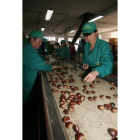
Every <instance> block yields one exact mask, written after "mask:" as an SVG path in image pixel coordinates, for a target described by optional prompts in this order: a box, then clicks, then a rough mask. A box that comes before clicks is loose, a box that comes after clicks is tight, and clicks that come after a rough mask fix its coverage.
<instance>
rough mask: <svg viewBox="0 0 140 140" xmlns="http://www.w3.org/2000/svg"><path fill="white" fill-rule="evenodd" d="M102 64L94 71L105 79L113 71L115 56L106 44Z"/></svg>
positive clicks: (102, 51) (102, 54)
mask: <svg viewBox="0 0 140 140" xmlns="http://www.w3.org/2000/svg"><path fill="white" fill-rule="evenodd" d="M100 62H101V64H100V65H99V66H96V67H95V68H93V69H92V70H96V71H98V73H99V77H105V76H107V75H109V74H111V73H112V69H113V54H112V52H111V49H110V45H109V44H108V43H105V46H104V47H102V49H101V60H100Z"/></svg>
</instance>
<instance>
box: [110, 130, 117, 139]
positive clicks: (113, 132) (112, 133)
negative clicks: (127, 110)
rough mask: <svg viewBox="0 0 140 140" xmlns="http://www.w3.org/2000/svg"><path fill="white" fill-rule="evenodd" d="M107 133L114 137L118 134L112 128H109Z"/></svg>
mask: <svg viewBox="0 0 140 140" xmlns="http://www.w3.org/2000/svg"><path fill="white" fill-rule="evenodd" d="M108 133H109V134H110V136H111V137H113V138H115V137H116V136H117V134H118V131H117V130H116V129H114V128H109V129H108Z"/></svg>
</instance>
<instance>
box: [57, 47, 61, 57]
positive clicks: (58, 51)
mask: <svg viewBox="0 0 140 140" xmlns="http://www.w3.org/2000/svg"><path fill="white" fill-rule="evenodd" d="M60 52H61V48H58V49H57V50H56V53H57V56H60Z"/></svg>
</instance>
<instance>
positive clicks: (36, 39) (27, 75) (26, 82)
mask: <svg viewBox="0 0 140 140" xmlns="http://www.w3.org/2000/svg"><path fill="white" fill-rule="evenodd" d="M42 40H43V34H42V32H41V31H39V30H34V31H32V32H30V34H29V43H27V44H26V45H25V46H23V102H24V103H26V102H28V101H29V96H30V93H31V90H32V88H33V85H34V83H35V80H36V77H37V73H38V72H39V71H41V70H44V71H52V70H53V69H54V68H57V67H56V66H51V65H49V64H46V62H45V61H43V59H42V58H41V56H40V55H39V53H38V51H37V50H36V49H38V48H39V47H40V45H41V43H42Z"/></svg>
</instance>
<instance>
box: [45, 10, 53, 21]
mask: <svg viewBox="0 0 140 140" xmlns="http://www.w3.org/2000/svg"><path fill="white" fill-rule="evenodd" d="M52 14H53V9H51V8H49V9H48V10H47V13H46V16H45V20H48V21H49V20H50V18H51V16H52Z"/></svg>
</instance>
